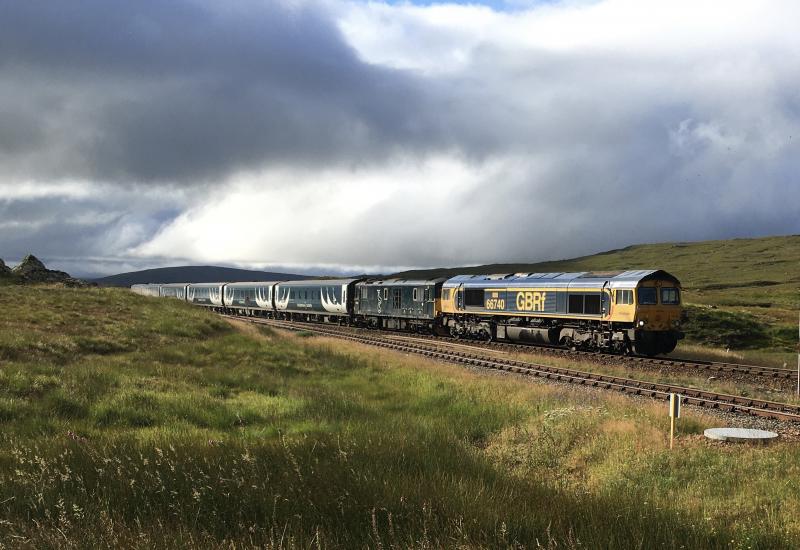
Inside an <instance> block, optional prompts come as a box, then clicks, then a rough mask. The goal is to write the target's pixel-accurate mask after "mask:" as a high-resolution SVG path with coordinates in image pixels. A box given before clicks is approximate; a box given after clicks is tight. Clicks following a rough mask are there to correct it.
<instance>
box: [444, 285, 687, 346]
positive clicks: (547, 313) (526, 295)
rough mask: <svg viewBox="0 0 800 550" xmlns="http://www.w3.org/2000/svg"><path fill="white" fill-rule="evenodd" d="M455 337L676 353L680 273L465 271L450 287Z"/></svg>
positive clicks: (448, 315) (449, 321)
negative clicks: (486, 272)
mask: <svg viewBox="0 0 800 550" xmlns="http://www.w3.org/2000/svg"><path fill="white" fill-rule="evenodd" d="M441 304H442V311H441V326H442V327H443V328H444V329H446V330H447V331H448V332H449V333H450V334H451V335H453V336H455V337H473V338H483V339H487V340H489V339H494V338H497V339H503V340H516V341H527V342H538V343H544V344H554V345H562V346H569V347H582V348H593V349H608V350H613V351H617V352H629V351H632V350H635V351H636V352H637V353H642V354H645V355H656V354H659V353H669V352H671V351H672V350H674V349H675V346H676V345H677V343H678V340H679V339H681V338H682V337H683V334H682V333H681V332H680V322H681V312H682V308H681V301H680V283H679V281H678V279H676V278H675V277H674V276H672V275H670V274H669V273H667V272H665V271H660V270H641V271H619V272H586V273H511V274H503V275H459V276H457V277H453V278H451V279H448V280H447V281H445V283H444V285H443V287H442V300H441Z"/></svg>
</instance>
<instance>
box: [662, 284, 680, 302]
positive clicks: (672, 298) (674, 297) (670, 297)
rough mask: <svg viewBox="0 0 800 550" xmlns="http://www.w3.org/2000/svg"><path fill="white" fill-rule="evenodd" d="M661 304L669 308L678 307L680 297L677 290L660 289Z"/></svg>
mask: <svg viewBox="0 0 800 550" xmlns="http://www.w3.org/2000/svg"><path fill="white" fill-rule="evenodd" d="M661 303H662V304H665V305H669V306H674V305H678V304H680V303H681V299H680V295H679V294H678V289H677V288H662V289H661Z"/></svg>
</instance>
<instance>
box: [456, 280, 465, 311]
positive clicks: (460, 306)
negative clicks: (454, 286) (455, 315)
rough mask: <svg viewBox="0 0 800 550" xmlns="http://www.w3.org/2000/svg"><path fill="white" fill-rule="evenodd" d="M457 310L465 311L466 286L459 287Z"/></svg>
mask: <svg viewBox="0 0 800 550" xmlns="http://www.w3.org/2000/svg"><path fill="white" fill-rule="evenodd" d="M456 309H464V286H463V285H458V290H457V291H456Z"/></svg>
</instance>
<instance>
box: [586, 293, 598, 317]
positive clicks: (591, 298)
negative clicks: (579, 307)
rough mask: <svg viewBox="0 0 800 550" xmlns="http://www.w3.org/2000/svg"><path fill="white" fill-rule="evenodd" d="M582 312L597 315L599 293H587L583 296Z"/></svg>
mask: <svg viewBox="0 0 800 550" xmlns="http://www.w3.org/2000/svg"><path fill="white" fill-rule="evenodd" d="M583 304H584V306H583V312H584V313H585V314H587V315H599V314H600V295H599V294H587V295H586V296H585V297H584V302H583Z"/></svg>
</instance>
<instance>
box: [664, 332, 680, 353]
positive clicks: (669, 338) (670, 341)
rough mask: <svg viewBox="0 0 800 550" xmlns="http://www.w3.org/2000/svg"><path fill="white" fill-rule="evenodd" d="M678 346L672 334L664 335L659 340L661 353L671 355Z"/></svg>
mask: <svg viewBox="0 0 800 550" xmlns="http://www.w3.org/2000/svg"><path fill="white" fill-rule="evenodd" d="M677 345H678V339H677V338H675V336H673V335H672V334H664V335H663V337H662V338H661V353H672V352H673V351H675V347H676V346H677Z"/></svg>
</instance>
